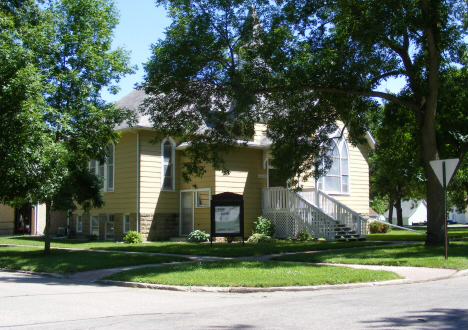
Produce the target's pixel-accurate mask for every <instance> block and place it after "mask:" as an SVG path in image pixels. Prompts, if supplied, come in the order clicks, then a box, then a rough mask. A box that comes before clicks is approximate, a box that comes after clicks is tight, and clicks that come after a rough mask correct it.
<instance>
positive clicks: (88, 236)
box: [86, 234, 99, 241]
mask: <svg viewBox="0 0 468 330" xmlns="http://www.w3.org/2000/svg"><path fill="white" fill-rule="evenodd" d="M86 238H87V239H88V240H89V241H97V240H98V239H99V236H98V235H96V234H91V235H86Z"/></svg>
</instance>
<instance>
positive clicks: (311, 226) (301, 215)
mask: <svg viewBox="0 0 468 330" xmlns="http://www.w3.org/2000/svg"><path fill="white" fill-rule="evenodd" d="M262 191H263V194H262V195H263V196H262V208H263V212H264V214H266V215H269V216H271V217H273V218H275V217H278V218H282V219H283V220H284V216H285V214H288V216H289V217H291V218H292V219H294V222H295V225H293V226H292V227H291V228H293V229H291V228H290V230H292V231H288V236H295V235H297V234H298V233H299V232H300V231H302V230H306V231H308V232H310V233H311V234H312V235H313V236H314V237H316V238H321V237H323V238H325V239H326V240H329V241H334V240H335V235H336V231H335V228H336V226H337V224H338V223H339V221H338V220H337V219H335V218H334V217H333V216H332V215H330V214H327V212H325V211H324V210H323V209H321V208H319V207H317V206H315V205H314V204H312V203H310V202H309V201H308V200H307V199H305V198H303V197H302V196H300V195H298V194H297V193H296V192H294V191H292V190H290V189H286V188H264V189H263V190H262ZM278 221H281V220H278Z"/></svg>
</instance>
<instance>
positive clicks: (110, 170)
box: [106, 144, 114, 191]
mask: <svg viewBox="0 0 468 330" xmlns="http://www.w3.org/2000/svg"><path fill="white" fill-rule="evenodd" d="M108 149H109V155H108V156H107V160H106V165H107V168H106V169H107V176H106V182H107V191H113V190H114V145H113V144H110V145H109V147H108Z"/></svg>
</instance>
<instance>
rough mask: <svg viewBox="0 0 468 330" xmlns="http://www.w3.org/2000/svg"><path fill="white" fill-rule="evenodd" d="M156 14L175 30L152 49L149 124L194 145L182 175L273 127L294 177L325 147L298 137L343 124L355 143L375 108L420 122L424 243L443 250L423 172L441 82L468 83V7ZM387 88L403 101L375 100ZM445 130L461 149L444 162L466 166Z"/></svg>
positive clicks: (178, 0) (195, 1)
mask: <svg viewBox="0 0 468 330" xmlns="http://www.w3.org/2000/svg"><path fill="white" fill-rule="evenodd" d="M157 3H159V4H163V5H166V6H168V8H169V13H170V15H171V17H172V18H173V23H172V25H171V26H170V27H169V29H168V30H167V34H166V39H165V40H162V41H159V42H158V43H157V44H155V45H154V48H153V56H152V58H151V60H150V61H149V62H148V64H147V66H146V70H147V75H146V82H145V89H146V91H147V92H148V93H149V94H152V95H154V97H153V98H152V99H151V100H149V101H148V104H147V105H148V112H149V113H151V114H152V115H153V118H154V119H155V122H157V123H158V128H159V129H160V132H161V133H160V134H161V135H167V134H171V135H178V136H183V135H184V134H186V136H188V138H191V139H193V140H194V141H195V140H196V141H195V142H194V143H193V147H194V148H193V149H189V152H188V153H189V154H190V153H192V156H194V157H193V159H195V160H196V162H197V163H193V162H192V163H189V165H187V166H186V169H188V170H189V171H193V172H196V171H197V170H199V172H202V170H201V168H202V166H203V162H204V161H207V162H212V161H213V160H215V162H214V163H215V165H220V164H222V161H220V159H219V157H218V156H217V155H216V148H215V147H214V146H215V142H219V141H222V145H223V146H226V145H227V144H228V142H226V141H228V140H230V139H231V140H232V139H233V137H235V136H237V137H239V136H248V135H249V134H251V133H252V128H251V127H252V124H253V123H254V122H258V121H260V120H263V121H265V122H274V121H275V120H277V119H279V121H276V122H279V123H280V124H279V125H277V124H275V125H272V126H274V127H276V128H272V129H270V130H269V132H268V134H269V135H270V136H271V137H272V138H273V142H274V143H275V144H274V146H273V154H274V155H275V154H277V155H284V153H281V150H282V149H281V146H279V143H277V142H278V141H290V143H289V148H290V149H289V150H290V153H288V156H289V157H292V158H293V159H291V160H288V162H289V166H286V167H287V168H285V170H286V169H289V173H288V174H289V176H290V177H293V176H295V175H296V174H297V170H298V166H299V164H302V163H303V161H304V157H306V156H307V155H306V154H304V152H307V151H309V155H312V157H315V156H316V151H315V150H316V149H317V147H320V146H323V145H324V144H323V143H317V141H311V142H310V143H309V142H307V141H305V139H307V138H308V136H306V135H304V133H310V132H306V131H307V130H305V129H302V128H303V127H304V126H306V124H305V122H306V123H307V124H308V125H310V126H308V128H310V131H311V132H313V133H315V132H317V131H318V130H319V129H320V128H322V127H327V126H328V125H327V124H328V123H330V122H331V121H333V120H334V119H337V118H339V119H340V120H342V121H343V122H344V123H345V124H346V125H347V126H348V128H350V131H351V137H352V138H354V139H355V140H354V141H356V139H358V138H359V136H362V133H363V130H364V128H365V125H366V120H367V119H368V118H369V116H368V113H369V112H370V111H373V110H369V109H375V99H382V100H384V101H385V102H391V103H394V104H397V105H399V106H401V107H403V108H404V109H406V111H409V112H411V113H412V114H413V116H414V118H415V122H416V124H415V125H416V130H415V131H416V136H414V137H413V138H414V139H415V140H416V141H417V143H418V145H419V147H420V148H419V151H420V155H419V156H420V160H421V162H422V164H423V167H424V172H425V176H426V178H427V184H426V191H427V201H428V235H427V240H426V243H427V244H442V243H443V241H444V235H443V228H444V219H445V217H444V209H443V202H442V201H443V189H442V187H441V186H440V184H439V182H438V180H437V178H436V176H435V174H434V173H433V171H432V168H431V167H430V161H431V160H436V159H439V158H441V153H440V150H439V147H440V144H439V143H438V136H437V127H436V116H437V115H440V111H439V101H440V90H441V82H442V81H447V83H448V81H449V80H444V79H443V77H444V76H445V75H446V73H447V71H448V70H450V69H451V68H462V70H460V75H461V76H462V77H465V81H466V70H465V66H466V60H467V58H466V54H467V53H466V50H467V45H466V41H465V37H466V34H467V12H468V10H467V3H466V1H462V0H445V1H444V0H393V1H376V0H351V1H350V0H334V1H328V0H327V1H325V0H319V1H305V0H283V1H281V0H278V1H277V2H276V3H273V2H270V1H262V0H260V1H253V2H249V3H246V2H243V1H238V0H228V1H226V0H223V1H218V0H190V1H189V0H159V1H157ZM252 4H253V5H254V8H255V10H252ZM391 77H403V78H404V79H405V81H406V85H405V87H404V88H403V91H402V93H400V94H398V95H395V94H392V93H389V92H382V91H379V89H378V87H379V86H380V85H381V84H382V82H384V81H386V80H387V79H389V78H391ZM454 83H455V82H454ZM446 87H447V88H452V87H453V86H452V85H451V84H450V83H448V85H447V86H446ZM454 97H456V98H463V97H464V94H458V95H455V96H454ZM457 103H463V102H457ZM456 111H458V113H459V114H460V116H463V114H465V113H466V112H465V109H462V108H458V109H457V110H456ZM200 114H201V115H200ZM214 117H215V118H214ZM207 118H208V119H209V120H208V122H210V123H215V124H214V125H213V126H212V127H211V129H207V130H204V131H203V133H205V136H207V137H199V138H198V140H197V138H193V137H194V136H197V135H196V133H198V132H199V131H197V130H198V128H199V127H200V124H201V123H203V119H205V122H207V121H206V119H207ZM294 118H296V119H297V118H300V119H301V120H304V122H302V121H301V122H299V123H298V125H299V126H301V129H298V130H297V132H298V133H297V134H294V132H295V130H294V129H292V128H294V125H293V122H294V121H292V120H290V119H294ZM281 122H283V123H284V125H282V124H281ZM296 123H297V121H296ZM447 124H448V125H451V126H450V127H451V129H452V128H453V130H454V133H455V134H454V135H453V138H454V139H457V141H458V144H459V145H460V146H461V149H460V150H459V152H458V154H450V155H448V154H444V157H446V156H450V158H451V157H456V156H457V157H461V158H463V157H464V152H465V151H466V149H467V141H466V136H463V135H457V134H456V133H458V132H457V127H458V126H457V125H452V124H454V123H453V122H450V121H448V122H447ZM284 127H286V128H287V129H286V130H285V133H283V132H282V128H284ZM310 136H311V135H309V137H310ZM199 140H202V142H203V143H207V142H209V147H206V148H205V149H203V146H202V144H201V143H198V141H199ZM296 146H298V147H299V148H300V149H296ZM462 149H464V150H465V151H463V150H462ZM201 150H205V151H203V152H201ZM452 152H454V153H455V149H452ZM281 160H284V158H283V159H281ZM197 164H201V166H200V165H197ZM277 165H278V163H277ZM313 169H314V166H307V167H306V168H304V169H303V170H304V171H306V172H310V171H313ZM305 175H307V173H306V174H305ZM312 175H314V174H312Z"/></svg>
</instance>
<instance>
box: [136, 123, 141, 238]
mask: <svg viewBox="0 0 468 330" xmlns="http://www.w3.org/2000/svg"><path fill="white" fill-rule="evenodd" d="M136 184H137V194H136V195H137V196H136V197H137V201H136V203H137V205H136V210H137V218H136V221H137V230H136V231H137V233H139V232H140V132H138V133H137V182H136Z"/></svg>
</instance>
